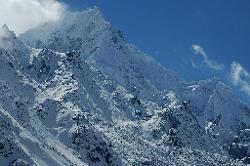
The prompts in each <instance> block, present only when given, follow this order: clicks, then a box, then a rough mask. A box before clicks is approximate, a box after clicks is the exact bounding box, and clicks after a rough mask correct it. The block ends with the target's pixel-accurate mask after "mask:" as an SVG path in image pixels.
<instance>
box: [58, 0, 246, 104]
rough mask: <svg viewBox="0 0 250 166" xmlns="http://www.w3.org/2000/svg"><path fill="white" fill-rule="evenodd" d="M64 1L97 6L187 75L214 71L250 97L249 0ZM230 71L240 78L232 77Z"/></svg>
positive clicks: (130, 37) (197, 76)
mask: <svg viewBox="0 0 250 166" xmlns="http://www.w3.org/2000/svg"><path fill="white" fill-rule="evenodd" d="M63 2H65V3H66V4H68V6H69V8H70V10H83V9H84V8H87V7H91V6H94V5H96V6H98V7H99V8H100V9H101V10H102V12H103V13H104V15H105V17H106V18H107V20H109V21H110V22H111V23H112V24H113V25H114V26H115V27H117V28H119V29H121V30H122V31H123V32H124V34H125V36H126V39H127V41H129V42H130V43H132V44H134V45H136V46H137V47H139V48H140V49H142V50H143V51H144V52H146V53H148V54H150V55H151V56H153V57H154V58H155V59H156V60H157V61H159V62H160V63H161V64H163V65H164V66H166V67H167V68H170V69H173V70H175V71H177V72H178V73H179V74H180V75H181V76H182V77H183V78H184V79H185V80H189V81H190V80H198V79H207V78H209V77H213V76H216V77H219V78H220V79H222V80H223V81H225V82H227V83H228V84H230V85H231V86H232V87H234V88H235V89H236V90H237V91H240V92H243V93H241V95H242V96H243V97H245V98H246V99H247V100H249V95H250V89H248V88H250V82H249V81H250V76H249V71H250V1H249V0H240V1H239V0H213V1H211V0H189V1H186V0H158V1H150V0H109V1H104V0H64V1H63ZM195 46H196V47H195ZM195 48H196V49H195ZM204 55H205V56H204ZM234 64H238V68H237V65H234ZM213 65H215V66H216V65H217V67H218V65H219V66H220V67H221V68H216V67H213ZM237 69H238V70H240V71H235V70H237ZM232 70H234V71H232ZM232 72H233V73H234V74H236V75H234V76H235V77H234V79H238V80H233V81H232ZM237 72H238V73H237ZM230 74H231V76H230ZM237 74H238V75H237ZM237 76H239V78H238V77H237Z"/></svg>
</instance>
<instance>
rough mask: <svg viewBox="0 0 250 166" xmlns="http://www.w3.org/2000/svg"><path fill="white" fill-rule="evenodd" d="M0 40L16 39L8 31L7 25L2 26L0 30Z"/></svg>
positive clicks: (12, 33)
mask: <svg viewBox="0 0 250 166" xmlns="http://www.w3.org/2000/svg"><path fill="white" fill-rule="evenodd" d="M0 38H16V34H15V33H14V31H11V30H10V29H9V27H8V25H6V24H4V25H3V26H2V27H1V28H0Z"/></svg>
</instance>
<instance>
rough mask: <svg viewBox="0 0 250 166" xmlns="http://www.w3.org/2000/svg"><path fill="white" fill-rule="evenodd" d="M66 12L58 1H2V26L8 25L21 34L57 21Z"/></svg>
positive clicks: (0, 11) (0, 24)
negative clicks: (48, 22) (42, 24)
mask: <svg viewBox="0 0 250 166" xmlns="http://www.w3.org/2000/svg"><path fill="white" fill-rule="evenodd" d="M64 11H65V5H64V4H62V3H60V2H58V1H57V0H0V18H1V19H0V26H2V25H3V24H7V25H8V26H9V28H10V29H11V30H14V31H15V33H16V34H21V33H23V32H25V31H26V30H28V29H30V28H33V27H35V26H37V25H39V24H41V23H44V22H47V21H56V20H58V19H59V18H60V17H61V15H62V14H63V13H64Z"/></svg>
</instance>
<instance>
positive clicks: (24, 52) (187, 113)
mask: <svg viewBox="0 0 250 166" xmlns="http://www.w3.org/2000/svg"><path fill="white" fill-rule="evenodd" d="M0 92H1V96H0V126H1V128H0V133H1V134H0V163H1V164H0V165H4V166H5V165H49V166H50V165H53V166H54V165H77V166H82V165H94V166H103V165H114V166H115V165H157V166H161V165H215V166H217V165H245V164H246V163H249V157H250V149H249V148H250V145H249V143H250V140H249V135H250V132H249V130H250V109H249V107H248V106H247V105H245V104H244V103H243V102H241V101H240V100H239V99H238V98H237V97H236V96H234V94H233V93H232V91H231V89H230V88H229V87H228V86H226V85H225V84H223V83H222V82H221V81H219V80H217V79H210V80H205V81H198V82H186V81H184V80H183V79H181V78H180V77H179V76H178V74H177V73H175V72H173V71H171V70H168V69H166V68H164V67H163V66H161V65H160V64H159V63H157V62H156V61H155V60H154V59H153V58H151V57H150V56H148V55H146V54H145V53H143V52H142V51H140V50H139V49H137V48H136V47H135V46H133V45H131V44H128V43H127V42H126V40H125V39H124V37H123V34H122V32H121V31H120V30H117V29H116V28H114V27H112V25H111V24H110V23H109V22H108V21H106V20H105V18H104V17H103V14H102V13H101V12H100V10H99V9H98V8H96V7H95V8H93V9H88V10H86V11H83V12H75V13H67V14H65V16H64V17H63V18H62V19H61V20H59V21H57V22H50V23H46V24H43V25H40V26H39V27H37V28H34V29H31V30H29V31H27V32H25V33H24V34H22V35H20V36H19V37H17V36H16V35H15V34H14V32H12V31H10V30H9V29H8V27H7V26H3V27H2V28H1V29H0Z"/></svg>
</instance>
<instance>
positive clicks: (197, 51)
mask: <svg viewBox="0 0 250 166" xmlns="http://www.w3.org/2000/svg"><path fill="white" fill-rule="evenodd" d="M192 49H193V51H194V53H195V54H197V55H201V56H202V57H203V62H204V63H205V64H206V65H207V66H208V67H210V68H212V69H214V70H222V69H223V68H224V65H223V64H219V63H217V62H215V61H213V60H211V59H209V57H208V55H207V54H206V52H205V51H204V49H203V48H202V47H201V46H199V45H195V44H193V45H192Z"/></svg>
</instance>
